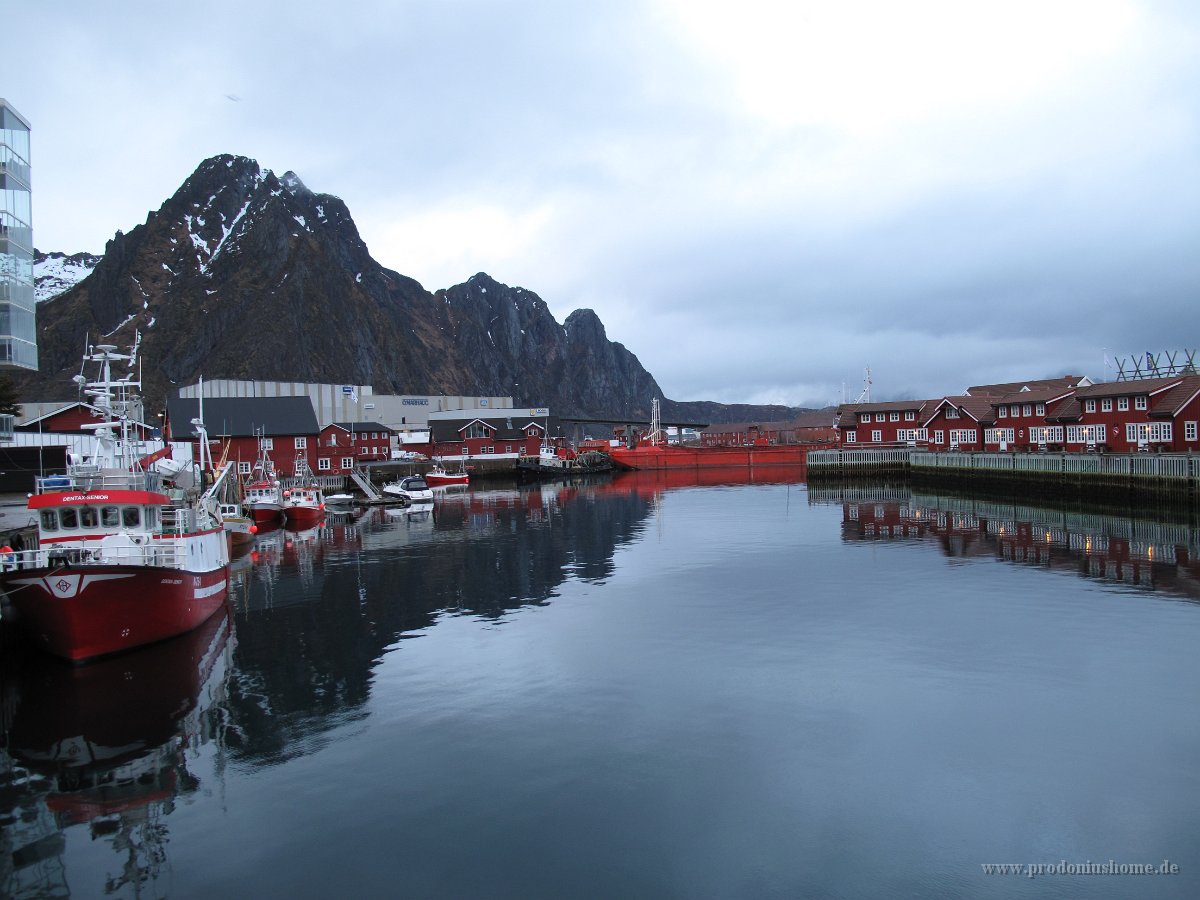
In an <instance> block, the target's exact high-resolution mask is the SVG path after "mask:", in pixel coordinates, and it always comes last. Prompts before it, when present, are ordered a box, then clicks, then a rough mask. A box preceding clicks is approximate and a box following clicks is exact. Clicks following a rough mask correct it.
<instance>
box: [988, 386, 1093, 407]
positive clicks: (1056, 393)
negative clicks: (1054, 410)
mask: <svg viewBox="0 0 1200 900" xmlns="http://www.w3.org/2000/svg"><path fill="white" fill-rule="evenodd" d="M1072 390H1073V389H1072V388H1064V387H1044V388H1037V389H1036V390H1031V391H1022V392H1018V393H1015V394H1003V395H1000V396H995V397H992V398H991V401H992V403H993V404H996V405H997V406H1011V405H1013V404H1014V403H1016V404H1021V403H1053V402H1054V401H1055V400H1060V399H1062V398H1063V397H1067V396H1069V395H1070V394H1071V391H1072Z"/></svg>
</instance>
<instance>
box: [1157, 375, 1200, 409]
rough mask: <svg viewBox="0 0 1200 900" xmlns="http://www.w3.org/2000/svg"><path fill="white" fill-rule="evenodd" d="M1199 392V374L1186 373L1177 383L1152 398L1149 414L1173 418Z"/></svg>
mask: <svg viewBox="0 0 1200 900" xmlns="http://www.w3.org/2000/svg"><path fill="white" fill-rule="evenodd" d="M1198 393H1200V375H1188V376H1187V377H1185V378H1184V379H1183V381H1181V382H1180V383H1179V384H1178V385H1176V386H1175V387H1173V388H1171V389H1170V390H1169V391H1167V392H1165V393H1163V394H1161V395H1159V396H1158V397H1156V398H1155V400H1154V405H1153V408H1152V409H1151V410H1150V415H1151V416H1153V417H1154V418H1174V417H1175V416H1177V415H1179V414H1180V413H1181V412H1183V408H1184V407H1185V406H1187V405H1188V404H1189V403H1191V402H1192V400H1193V399H1195V397H1196V394H1198Z"/></svg>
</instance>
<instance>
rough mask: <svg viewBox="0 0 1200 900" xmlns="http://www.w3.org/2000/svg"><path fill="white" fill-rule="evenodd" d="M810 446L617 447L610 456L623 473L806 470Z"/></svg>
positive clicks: (648, 445) (645, 445)
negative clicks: (692, 470) (682, 470)
mask: <svg viewBox="0 0 1200 900" xmlns="http://www.w3.org/2000/svg"><path fill="white" fill-rule="evenodd" d="M816 449H821V447H818V446H817V445H810V444H763V445H750V446H744V447H720V446H708V447H677V446H661V445H652V444H644V445H642V446H640V447H635V448H634V449H632V450H628V449H625V448H623V447H613V448H612V449H611V450H609V452H608V454H609V456H610V457H611V458H612V461H613V463H614V464H615V465H617V466H619V467H620V468H622V469H715V468H727V469H728V468H738V467H740V468H752V467H756V466H803V465H805V464H806V463H807V462H808V451H809V450H816Z"/></svg>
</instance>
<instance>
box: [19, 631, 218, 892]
mask: <svg viewBox="0 0 1200 900" xmlns="http://www.w3.org/2000/svg"><path fill="white" fill-rule="evenodd" d="M232 649H233V640H232V637H231V632H230V627H229V618H228V616H227V615H222V614H218V615H216V616H213V617H212V618H211V619H209V621H208V622H206V623H205V624H204V625H203V626H201V627H200V628H198V629H196V630H195V631H193V632H190V633H189V634H187V635H184V636H182V637H179V638H175V639H173V640H171V641H167V642H164V643H161V644H156V645H154V646H151V647H146V648H143V649H140V650H137V651H135V652H132V653H126V654H122V655H121V656H119V657H115V658H112V659H107V660H99V661H96V662H94V663H91V664H89V665H87V666H82V667H76V666H70V665H65V664H63V663H62V662H61V661H60V660H57V659H51V658H49V657H45V656H42V655H40V654H34V653H33V652H29V653H24V654H21V655H20V658H19V659H13V660H11V661H9V662H8V663H7V664H6V666H5V671H4V679H5V683H6V684H8V685H11V686H12V687H13V689H14V690H15V693H16V695H17V698H18V699H17V703H16V709H15V712H14V714H13V715H12V718H11V721H9V722H8V723H7V724H6V727H5V730H4V734H3V739H4V740H3V743H4V745H5V747H6V748H7V749H6V752H4V753H0V824H2V825H3V828H0V833H2V834H3V837H2V838H0V850H3V854H2V857H0V896H5V897H66V896H69V895H70V890H69V889H68V878H67V876H68V874H69V873H68V869H69V860H68V859H67V858H66V852H67V841H66V834H67V832H68V831H69V830H71V829H74V828H86V829H87V834H88V836H89V837H90V838H91V840H92V841H98V842H103V843H105V844H107V845H108V846H109V847H110V848H111V850H112V852H113V861H112V865H111V867H110V868H109V869H108V874H107V876H106V877H105V878H104V881H103V884H96V885H88V886H86V887H84V888H83V889H82V890H83V893H85V894H87V895H98V894H101V893H105V894H110V893H120V892H123V890H125V889H129V890H132V891H133V892H134V893H136V894H141V893H142V892H145V891H147V890H148V889H149V890H151V891H152V892H153V893H154V895H155V896H159V895H164V894H165V891H164V890H163V886H162V885H160V884H158V883H157V882H158V879H159V876H160V875H162V874H164V872H165V869H166V866H167V864H168V862H167V847H168V840H169V835H168V826H167V820H168V817H169V816H170V814H171V813H172V812H173V811H174V809H175V802H176V800H177V798H178V797H180V796H181V795H185V794H189V793H192V792H194V791H196V790H198V788H199V781H198V779H197V778H196V777H195V776H194V775H193V774H192V773H191V772H190V771H189V769H188V766H187V757H186V754H185V749H186V748H192V749H193V752H194V748H196V747H198V746H199V745H200V744H204V743H209V742H213V741H217V742H219V741H220V740H221V733H220V728H219V724H218V723H219V717H218V716H216V715H215V712H214V709H215V707H216V706H217V705H219V703H220V702H221V701H222V700H223V699H224V692H225V685H226V679H227V676H228V672H229V664H230V659H231V655H232ZM6 866H7V868H6ZM78 880H79V879H78V878H76V879H75V881H76V882H78Z"/></svg>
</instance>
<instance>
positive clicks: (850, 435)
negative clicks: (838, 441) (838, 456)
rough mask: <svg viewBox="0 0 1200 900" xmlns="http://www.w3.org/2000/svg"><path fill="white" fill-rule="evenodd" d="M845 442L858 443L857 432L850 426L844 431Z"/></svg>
mask: <svg viewBox="0 0 1200 900" xmlns="http://www.w3.org/2000/svg"><path fill="white" fill-rule="evenodd" d="M846 443H847V444H857V443H858V432H857V431H856V430H855V429H853V428H851V429H849V430H848V431H847V432H846Z"/></svg>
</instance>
